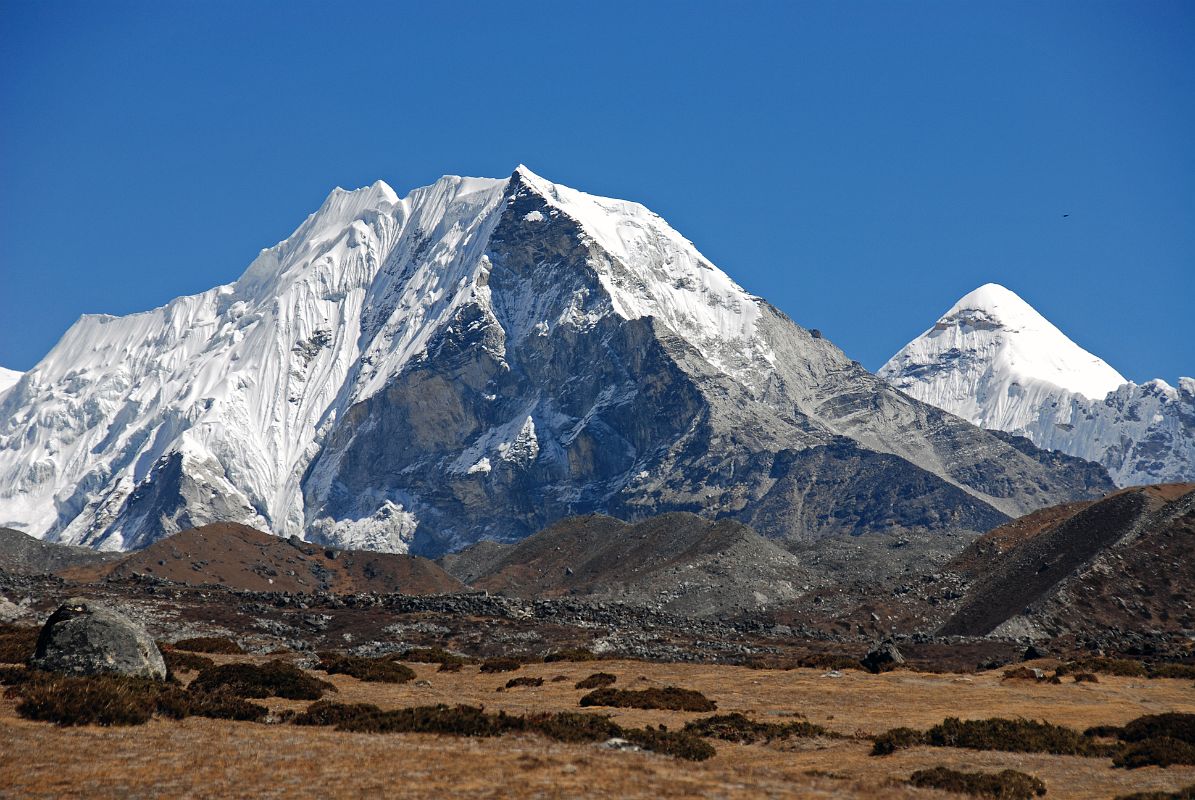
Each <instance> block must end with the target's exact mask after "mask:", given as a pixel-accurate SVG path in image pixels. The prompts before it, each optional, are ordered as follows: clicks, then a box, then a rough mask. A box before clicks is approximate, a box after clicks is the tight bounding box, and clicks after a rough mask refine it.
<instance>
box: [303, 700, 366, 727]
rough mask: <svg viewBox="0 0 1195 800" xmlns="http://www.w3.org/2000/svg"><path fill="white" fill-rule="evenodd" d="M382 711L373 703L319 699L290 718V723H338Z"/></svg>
mask: <svg viewBox="0 0 1195 800" xmlns="http://www.w3.org/2000/svg"><path fill="white" fill-rule="evenodd" d="M381 713H382V709H380V708H378V707H377V706H375V705H374V704H373V703H348V704H346V703H333V702H331V701H329V700H319V701H317V702H315V703H312V704H311V705H309V706H307V710H306V711H302V712H300V713H299V714H296V715H295V716H294V717H292V718H291V720H290V723H291V724H292V725H340V724H342V723H344V722H347V721H349V720H354V719H362V718H365V717H373V716H377V715H378V714H381Z"/></svg>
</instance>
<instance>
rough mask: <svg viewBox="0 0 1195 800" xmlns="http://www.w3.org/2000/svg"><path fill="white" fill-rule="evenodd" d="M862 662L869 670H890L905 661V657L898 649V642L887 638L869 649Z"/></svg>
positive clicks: (877, 671)
mask: <svg viewBox="0 0 1195 800" xmlns="http://www.w3.org/2000/svg"><path fill="white" fill-rule="evenodd" d="M860 663H862V664H863V667H864V669H866V670H867V671H868V672H876V673H879V672H888V671H889V670H893V669H896V668H897V667H899V666H900V665H901V664H903V663H905V657H904V656H903V655H901V653H900V651H899V650H897V649H896V642H894V641H892V640H891V639H885V640H884V641H882V642H880V643H879V644H877V645H876V646H875V647H873V648H871V649H870V650H868V651H867V655H865V656H863V659H862V661H861V662H860Z"/></svg>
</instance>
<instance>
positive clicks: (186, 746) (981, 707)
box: [0, 656, 1195, 800]
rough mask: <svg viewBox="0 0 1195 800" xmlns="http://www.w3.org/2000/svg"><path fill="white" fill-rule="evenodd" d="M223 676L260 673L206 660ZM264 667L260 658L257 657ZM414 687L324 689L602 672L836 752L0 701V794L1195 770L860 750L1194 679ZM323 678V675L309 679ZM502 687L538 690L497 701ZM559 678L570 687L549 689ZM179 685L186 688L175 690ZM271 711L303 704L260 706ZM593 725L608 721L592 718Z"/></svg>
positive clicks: (1152, 707) (755, 675)
mask: <svg viewBox="0 0 1195 800" xmlns="http://www.w3.org/2000/svg"><path fill="white" fill-rule="evenodd" d="M213 658H214V659H215V660H217V661H220V662H224V663H227V662H231V661H238V660H254V658H253V657H246V656H213ZM258 660H260V659H258ZM410 666H411V667H412V668H413V669H414V670H415V671H416V673H417V680H415V681H413V682H410V683H405V684H398V685H394V684H381V683H363V682H361V681H358V680H356V679H354V678H351V677H347V676H344V675H335V676H331V677H330V680H331V681H332V682H333V683H334V684H335V685H336V686H337V688H338V690H339V691H338V692H337V693H336V694H334V695H330V699H333V700H335V701H336V702H342V703H359V702H360V703H374V704H376V705H378V706H380V707H381V708H383V709H392V708H401V707H406V706H417V705H429V704H435V703H448V704H457V703H466V704H471V705H484V706H485V707H486V709H487V710H489V711H498V710H505V711H507V712H511V713H519V714H521V713H526V712H535V711H560V710H579V709H578V700H579V698H580V696H581V695H582V694H584V691H583V690H578V689H575V688H574V684H575V683H576V682H577V681H579V680H580V679H582V678H584V677H586V676H587V675H589V674H591V673H593V672H596V671H599V670H600V671H602V672H609V673H613V674H615V675H617V676H618V681H617V684H616V685H617V686H618V687H620V688H626V689H636V688H647V687H662V686H668V685H674V686H681V687H685V688H689V689H696V690H698V691H700V692H702V693H704V694H705V695H707V696H708V697H710V698H711V699H713V700H715V701H716V702H717V703H718V713H728V712H736V711H737V712H742V713H743V714H745V715H747V716H749V717H751V718H753V719H756V720H761V721H771V722H782V721H785V720H786V719H788V720H791V719H792V718H793V717H794V716H795V715H804V716H805V717H806V718H807V719H808V720H809V721H810V722H813V723H816V724H819V725H822V726H824V727H825V728H827V729H828V730H830V731H833V732H834V733H837V734H843V735H845V738H829V737H819V738H812V739H788V740H782V741H773V742H771V743H757V744H750V745H740V744H731V743H727V742H723V741H714V744H715V746H716V747H717V751H718V752H717V755H716V756H714V757H713V758H711V759H709V760H708V761H703V762H699V763H695V762H690V761H680V760H676V759H673V758H670V757H667V756H661V755H656V754H652V753H644V752H622V751H615V750H608V749H605V748H603V747H602V746H600V745H594V744H588V745H566V744H560V743H557V742H551V741H548V740H546V739H542V738H540V737H538V736H535V735H517V736H505V737H500V738H492V739H465V738H456V737H448V736H438V735H429V734H364V733H341V732H337V731H334V730H332V729H330V728H318V727H299V726H294V725H285V724H283V725H266V724H257V723H248V722H229V721H223V720H209V719H200V718H188V719H185V720H182V721H178V722H176V721H170V720H160V719H155V720H153V721H152V722H150V723H149V724H146V725H142V726H136V727H127V728H102V727H79V728H62V727H57V726H55V725H52V724H47V723H41V722H31V721H28V720H24V719H21V718H19V717H18V716H17V714H16V712H15V701H14V700H13V699H11V698H6V699H3V700H0V752H2V753H3V757H2V758H0V796H3V797H12V798H35V797H88V798H106V797H113V798H116V797H120V798H126V797H183V796H187V797H358V796H375V795H383V794H385V795H388V796H398V797H412V798H424V797H426V798H433V797H436V798H438V797H447V796H456V797H494V798H498V797H543V798H556V797H559V798H566V797H662V798H673V797H810V798H820V797H847V798H851V797H855V798H878V797H893V798H901V797H909V798H912V797H926V798H929V797H960V795H949V794H945V793H942V792H938V791H932V790H920V789H912V788H909V787H907V786H903V785H901V784H900V782H901V781H903V780H905V779H907V778H908V776H909V775H910V774H911V773H912V772H913V771H914V770H917V769H924V768H929V767H934V766H938V765H944V766H950V767H954V768H957V769H963V770H969V771H980V770H981V771H988V772H996V771H999V770H1002V769H1015V770H1019V771H1021V772H1026V773H1029V774H1032V775H1035V776H1037V777H1038V778H1040V779H1042V780H1043V781H1044V782H1045V783H1046V786H1047V788H1048V793H1047V795H1046V796H1047V797H1050V798H1060V799H1061V798H1073V799H1074V800H1089V799H1090V800H1095V799H1096V798H1111V797H1114V796H1116V795H1119V794H1126V793H1129V792H1135V791H1145V790H1163V789H1164V790H1174V789H1177V788H1179V787H1182V786H1186V785H1190V784H1192V783H1195V767H1170V768H1168V769H1161V768H1158V767H1147V768H1144V769H1136V770H1123V769H1114V768H1113V767H1112V763H1111V760H1110V759H1104V758H1083V757H1075V756H1051V755H1038V754H1017V753H1003V752H992V751H973V750H963V749H954V748H934V747H916V748H912V749H909V750H901V751H898V752H897V753H895V754H893V755H890V756H880V757H877V756H872V755H870V750H871V742H870V741H869V740H867V739H866V738H864V737H865V736H866V735H868V734H875V733H879V732H881V731H884V730H886V729H889V728H893V727H897V726H910V727H914V728H927V727H929V726H931V725H933V724H935V723H938V722H941V721H942V720H943V718H945V717H948V716H959V717H963V718H976V719H978V718H985V717H994V716H1004V717H1009V716H1018V715H1020V716H1024V717H1029V718H1034V719H1044V720H1048V721H1049V722H1052V723H1055V724H1060V725H1066V726H1068V727H1072V728H1076V729H1079V730H1082V729H1084V728H1086V727H1089V726H1092V725H1109V724H1123V723H1125V722H1127V721H1128V720H1130V719H1133V718H1134V717H1137V716H1140V715H1143V714H1150V713H1161V712H1166V711H1182V712H1195V689H1193V688H1192V685H1191V682H1190V681H1189V680H1167V679H1158V680H1146V679H1140V678H1122V677H1112V676H1100V680H1099V683H1094V684H1092V683H1078V684H1077V683H1073V682H1071V681H1069V680H1067V681H1065V682H1064V683H1062V684H1049V683H1034V682H1028V681H1014V680H1002V675H1001V672H1000V671H993V672H988V673H980V674H970V675H951V674H926V673H916V672H908V671H897V672H891V673H887V674H882V675H870V674H867V673H863V672H856V671H846V672H844V673H843V674H842V677H824V672H823V671H821V670H789V671H780V670H752V669H747V668H740V667H727V666H712V665H694V664H660V663H646V662H636V661H602V662H588V663H569V662H565V663H547V664H529V665H525V666H523V667H522V668H521V669H519V670H518V671H517V672H513V673H510V672H508V673H501V674H482V673H480V672H479V670H478V668H477V667H476V666H466V667H464V668H463V669H462V670H461V671H460V672H457V673H448V672H438V671H437V666H436V665H435V664H411V665H410ZM316 674H318V675H320V676H321V677H325V676H324V674H323V673H316ZM512 676H529V677H540V678H543V679H544V683H543V685H542V686H538V687H518V688H514V689H509V690H503V691H498V687H502V686H504V685H505V684H506V682H507V680H509V679H510V678H511V677H512ZM559 676H563V677H564V679H563V680H553V679H554V678H557V677H559ZM185 677H186V676H185V675H184V678H185ZM259 702H264V703H265V704H267V705H269V706H270V708H271V709H272V710H274V711H282V710H285V709H295V710H301V709H304V708H306V706H307V705H308V703H307V702H305V701H288V700H280V699H277V698H271V699H269V700H266V701H259ZM589 710H590V711H595V712H600V711H601V709H589ZM608 713H612V715H613V717H614V720H615V721H616V722H618V723H619V724H622V725H624V726H627V727H631V726H640V725H644V724H653V725H658V724H665V725H667V726H668V727H669V728H670V729H679V728H680V727H682V726H683V725H684V723H685V722H686V721H688V720H692V719H696V718H699V717H702V716H707V715H704V714H697V713H684V712H674V711H654V710H653V711H648V710H636V709H609V710H608Z"/></svg>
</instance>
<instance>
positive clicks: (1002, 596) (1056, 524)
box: [940, 484, 1195, 638]
mask: <svg viewBox="0 0 1195 800" xmlns="http://www.w3.org/2000/svg"><path fill="white" fill-rule="evenodd" d="M1193 555H1195V484H1169V485H1160V486H1148V487H1142V488H1138V489H1128V490H1124V491H1121V492H1117V493H1115V494H1112V495H1110V496H1109V497H1107V498H1105V499H1103V500H1101V501H1099V502H1096V503H1091V504H1082V503H1080V504H1073V505H1070V506H1064V507H1060V508H1057V509H1050V510H1048V511H1045V512H1040V513H1039V514H1037V515H1032V516H1030V517H1027V518H1025V519H1023V520H1018V521H1017V522H1016V523H1013V524H1010V525H1007V526H1004V527H1002V528H999V529H997V530H995V531H992V532H991V533H989V534H987V535H986V536H984V537H982V538H980V539H979V540H977V541H976V542H974V543H973V544H972V545H971V546H970V547H969V548H968V549H967V550H966V551H964V552H963V553H962V554H961V555H960V556H959V557H958V558H956V559H955V560H954V562H952V564H951V565H950V567H951V569H952V570H953V571H954V572H955V573H956V574H958V575H959V576H960V577H961V578H963V580H964V581H968V582H969V588H968V590H967V592H966V595H965V597H964V598H963V599H962V601H961V603H960V604H959V606H958V607H957V609H956V610H955V611H954V613H953V614H952V615H951V616H950V618H949V619H948V620H947V621H946V622H945V624H944V625H943V626H942V627H941V630H940V632H941V633H943V634H966V635H985V634H988V633H992V632H995V633H997V634H1003V635H1014V636H1019V635H1029V636H1036V637H1041V638H1049V637H1055V636H1059V635H1063V634H1067V633H1078V634H1087V635H1100V634H1103V633H1107V632H1115V631H1118V630H1119V631H1123V630H1160V631H1170V632H1175V631H1181V630H1189V629H1191V628H1193V627H1195V610H1193V609H1192V607H1191V603H1192V602H1193V600H1195V597H1192V596H1191V594H1190V592H1191V588H1192V587H1193V586H1195V558H1192V556H1193Z"/></svg>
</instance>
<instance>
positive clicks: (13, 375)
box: [0, 367, 25, 394]
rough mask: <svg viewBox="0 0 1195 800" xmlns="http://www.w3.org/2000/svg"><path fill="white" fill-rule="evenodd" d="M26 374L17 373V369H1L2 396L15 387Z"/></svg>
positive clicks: (0, 386) (0, 390)
mask: <svg viewBox="0 0 1195 800" xmlns="http://www.w3.org/2000/svg"><path fill="white" fill-rule="evenodd" d="M24 374H25V373H23V372H17V371H16V370H15V369H5V368H4V367H0V394H4V393H5V392H6V391H8V390H9V389H11V388H12V387H13V386H15V385H16V383H17V381H19V380H20V379H21V376H22V375H24Z"/></svg>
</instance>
